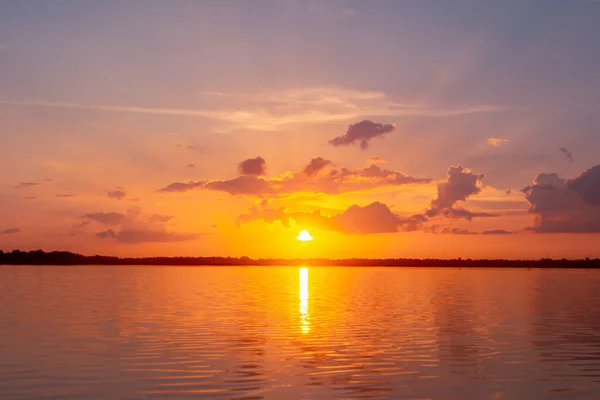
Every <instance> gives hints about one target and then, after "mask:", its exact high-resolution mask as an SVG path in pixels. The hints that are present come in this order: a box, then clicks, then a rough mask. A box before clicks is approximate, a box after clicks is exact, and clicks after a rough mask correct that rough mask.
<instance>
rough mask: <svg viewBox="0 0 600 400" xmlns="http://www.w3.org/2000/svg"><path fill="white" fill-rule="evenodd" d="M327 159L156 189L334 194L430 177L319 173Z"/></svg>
mask: <svg viewBox="0 0 600 400" xmlns="http://www.w3.org/2000/svg"><path fill="white" fill-rule="evenodd" d="M327 165H331V161H329V160H325V159H323V158H321V157H317V158H313V159H312V160H311V161H310V162H309V164H308V165H307V166H306V167H305V168H303V169H302V170H301V171H298V172H287V173H285V174H283V175H280V176H275V177H271V178H269V179H266V178H260V177H257V176H252V175H245V176H239V177H237V178H234V179H231V180H223V181H219V180H216V181H198V182H189V183H182V182H175V183H172V184H170V185H168V186H167V187H165V188H162V189H159V190H158V192H186V191H189V190H193V189H205V190H217V191H223V192H227V193H230V194H232V195H240V194H241V195H251V196H257V197H263V196H281V195H289V194H293V193H297V192H312V193H326V194H338V193H345V192H352V191H364V190H370V189H374V188H378V187H382V186H400V185H407V184H423V183H428V182H431V179H422V178H413V177H411V176H408V175H405V174H402V173H400V172H396V171H390V170H385V169H381V168H380V167H378V166H376V165H371V166H370V167H368V168H362V169H357V170H349V169H347V168H340V169H333V170H331V171H330V172H329V173H328V174H319V173H316V171H321V170H322V169H323V168H324V167H325V166H327Z"/></svg>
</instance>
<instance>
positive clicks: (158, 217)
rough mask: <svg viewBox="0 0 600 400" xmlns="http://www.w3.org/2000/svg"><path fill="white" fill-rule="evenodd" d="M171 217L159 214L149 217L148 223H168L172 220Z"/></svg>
mask: <svg viewBox="0 0 600 400" xmlns="http://www.w3.org/2000/svg"><path fill="white" fill-rule="evenodd" d="M173 218H175V217H173V216H172V215H161V214H154V215H153V216H151V217H150V222H163V223H164V222H168V221H170V220H172V219H173Z"/></svg>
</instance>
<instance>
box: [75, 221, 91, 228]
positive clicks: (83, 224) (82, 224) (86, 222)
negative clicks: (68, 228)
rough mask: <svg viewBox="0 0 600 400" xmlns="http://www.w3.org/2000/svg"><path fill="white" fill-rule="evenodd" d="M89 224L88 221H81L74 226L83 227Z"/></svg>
mask: <svg viewBox="0 0 600 400" xmlns="http://www.w3.org/2000/svg"><path fill="white" fill-rule="evenodd" d="M89 224H91V222H90V221H83V222H82V223H80V224H77V225H75V228H83V227H84V226H86V225H89Z"/></svg>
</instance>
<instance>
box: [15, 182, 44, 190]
mask: <svg viewBox="0 0 600 400" xmlns="http://www.w3.org/2000/svg"><path fill="white" fill-rule="evenodd" d="M38 185H40V183H38V182H20V183H19V184H18V185H16V186H15V189H21V188H27V187H31V186H38Z"/></svg>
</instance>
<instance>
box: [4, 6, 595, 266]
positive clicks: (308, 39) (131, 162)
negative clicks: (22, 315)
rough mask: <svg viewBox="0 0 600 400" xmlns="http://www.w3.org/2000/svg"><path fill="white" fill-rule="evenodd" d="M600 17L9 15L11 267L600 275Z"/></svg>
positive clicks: (384, 10) (474, 10) (108, 10)
mask: <svg viewBox="0 0 600 400" xmlns="http://www.w3.org/2000/svg"><path fill="white" fill-rule="evenodd" d="M599 21H600V2H598V1H594V0H539V1H537V0H528V1H522V0H517V1H513V0H506V1H497V2H481V1H475V0H473V1H463V0H456V1H452V2H440V1H430V0H421V1H398V0H389V1H387V0H374V1H368V2H367V1H360V0H355V1H352V0H331V1H326V2H325V1H310V0H306V1H300V0H296V1H292V0H277V1H275V0H273V1H266V0H257V1H216V0H215V1H209V0H207V1H183V0H175V1H169V2H166V1H151V0H146V1H141V0H140V1H135V0H132V1H128V2H121V1H110V0H105V1H94V2H92V1H88V2H80V1H65V0H55V1H52V2H35V1H19V2H16V1H15V2H2V3H0V145H1V146H0V150H1V157H0V204H1V205H2V207H0V249H2V250H4V251H9V250H12V249H17V248H18V249H22V250H34V249H43V250H69V251H74V252H79V253H82V254H86V255H91V254H107V255H118V256H158V255H164V256H178V255H182V256H235V257H239V256H250V257H254V258H258V257H265V258H266V257H282V258H295V257H329V258H346V257H369V258H390V257H408V258H412V257H415V258H430V257H436V258H455V257H463V258H469V257H470V258H515V259H522V258H539V257H553V258H563V257H565V258H579V257H599V256H600V253H599V250H598V248H599V244H600V234H599V233H600V156H599V152H598V149H600V113H599V112H598V104H600V72H599V71H600V68H598V65H599V63H600V23H599ZM302 229H306V230H308V231H309V232H310V234H311V235H312V237H313V238H314V240H313V241H311V242H299V241H297V240H296V239H295V238H296V236H297V235H298V232H300V230H302Z"/></svg>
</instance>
